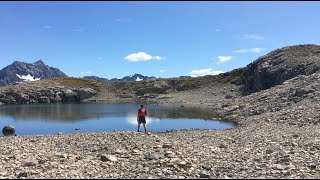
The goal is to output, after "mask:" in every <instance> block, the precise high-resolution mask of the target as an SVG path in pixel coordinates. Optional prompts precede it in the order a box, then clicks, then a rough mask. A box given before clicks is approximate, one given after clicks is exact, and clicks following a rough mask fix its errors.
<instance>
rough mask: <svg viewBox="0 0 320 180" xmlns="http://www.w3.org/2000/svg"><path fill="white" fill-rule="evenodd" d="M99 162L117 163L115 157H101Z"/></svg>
mask: <svg viewBox="0 0 320 180" xmlns="http://www.w3.org/2000/svg"><path fill="white" fill-rule="evenodd" d="M100 159H101V161H111V162H117V161H118V159H117V157H115V156H112V155H101V158H100Z"/></svg>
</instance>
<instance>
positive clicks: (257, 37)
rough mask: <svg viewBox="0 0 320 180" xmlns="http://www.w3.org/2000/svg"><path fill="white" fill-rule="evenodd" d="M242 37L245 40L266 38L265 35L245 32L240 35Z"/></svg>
mask: <svg viewBox="0 0 320 180" xmlns="http://www.w3.org/2000/svg"><path fill="white" fill-rule="evenodd" d="M238 37H239V38H240V39H243V40H260V41H261V40H264V39H265V38H264V37H263V36H260V35H257V34H245V35H240V36H238Z"/></svg>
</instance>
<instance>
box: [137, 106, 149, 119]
mask: <svg viewBox="0 0 320 180" xmlns="http://www.w3.org/2000/svg"><path fill="white" fill-rule="evenodd" d="M146 115H147V111H146V110H145V109H144V108H142V109H139V111H138V117H140V116H146Z"/></svg>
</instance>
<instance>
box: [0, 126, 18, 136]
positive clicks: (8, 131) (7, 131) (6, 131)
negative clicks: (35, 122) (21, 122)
mask: <svg viewBox="0 0 320 180" xmlns="http://www.w3.org/2000/svg"><path fill="white" fill-rule="evenodd" d="M15 133H16V128H15V127H14V126H11V125H9V126H5V127H3V129H2V134H3V135H4V136H12V135H15Z"/></svg>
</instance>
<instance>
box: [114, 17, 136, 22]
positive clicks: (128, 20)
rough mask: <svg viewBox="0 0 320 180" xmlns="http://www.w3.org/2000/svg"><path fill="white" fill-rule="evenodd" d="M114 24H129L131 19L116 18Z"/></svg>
mask: <svg viewBox="0 0 320 180" xmlns="http://www.w3.org/2000/svg"><path fill="white" fill-rule="evenodd" d="M115 21H116V22H127V23H130V22H132V21H133V19H132V18H117V19H115Z"/></svg>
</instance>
